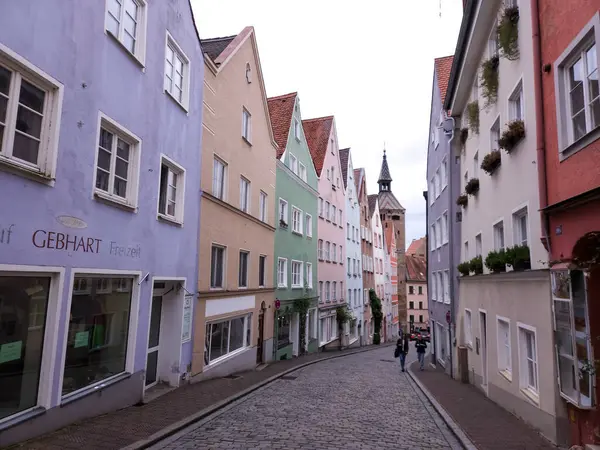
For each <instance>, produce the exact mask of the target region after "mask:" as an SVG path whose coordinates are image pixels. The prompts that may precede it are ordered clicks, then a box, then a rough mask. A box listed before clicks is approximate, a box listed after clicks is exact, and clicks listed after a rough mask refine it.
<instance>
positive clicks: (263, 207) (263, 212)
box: [258, 191, 267, 222]
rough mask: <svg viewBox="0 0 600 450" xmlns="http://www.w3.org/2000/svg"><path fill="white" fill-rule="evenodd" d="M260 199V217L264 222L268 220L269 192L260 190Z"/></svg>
mask: <svg viewBox="0 0 600 450" xmlns="http://www.w3.org/2000/svg"><path fill="white" fill-rule="evenodd" d="M258 201H259V211H258V214H259V219H260V220H261V221H262V222H266V221H267V194H265V193H264V192H263V191H260V195H259V198H258Z"/></svg>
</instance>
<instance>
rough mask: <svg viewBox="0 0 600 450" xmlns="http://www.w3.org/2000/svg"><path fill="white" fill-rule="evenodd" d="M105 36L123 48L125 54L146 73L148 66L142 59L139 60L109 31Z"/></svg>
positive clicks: (106, 31)
mask: <svg viewBox="0 0 600 450" xmlns="http://www.w3.org/2000/svg"><path fill="white" fill-rule="evenodd" d="M104 34H106V35H107V36H109V37H110V38H111V39H112V40H113V41H115V42H116V43H117V45H118V46H119V48H121V49H122V50H123V51H124V52H125V54H126V55H127V56H129V57H130V58H131V59H132V61H133V62H135V63H136V64H137V65H139V66H140V68H141V69H142V71H146V65H145V63H144V61H143V59H142V58H139V57H138V56H137V55H135V54H134V53H131V52H130V51H129V49H128V48H127V47H125V45H124V44H123V43H122V42H121V41H120V40H119V38H118V37H117V36H115V35H114V34H112V33H111V32H110V31H108V30H107V29H104Z"/></svg>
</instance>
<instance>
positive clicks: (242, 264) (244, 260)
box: [238, 250, 250, 288]
mask: <svg viewBox="0 0 600 450" xmlns="http://www.w3.org/2000/svg"><path fill="white" fill-rule="evenodd" d="M249 256H250V253H248V252H247V251H245V250H240V261H239V267H238V286H239V287H241V288H245V287H248V258H249Z"/></svg>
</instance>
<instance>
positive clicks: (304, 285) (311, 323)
mask: <svg viewBox="0 0 600 450" xmlns="http://www.w3.org/2000/svg"><path fill="white" fill-rule="evenodd" d="M268 104H269V113H270V116H271V124H272V126H273V133H274V135H275V140H276V141H277V144H278V146H279V150H278V152H277V172H276V187H275V197H276V198H275V208H276V214H277V220H276V224H275V225H276V228H277V229H276V231H275V254H274V258H273V260H274V265H273V271H274V280H275V283H276V284H275V287H276V291H275V298H276V302H275V304H276V309H275V311H274V312H273V314H275V320H274V324H275V325H274V327H275V330H274V338H275V339H274V346H273V352H274V358H275V359H276V360H281V359H290V358H292V357H294V356H298V355H301V354H302V353H305V352H316V351H317V350H318V334H317V320H318V316H317V307H318V292H317V283H318V281H317V240H318V236H317V201H318V198H319V194H318V191H317V186H318V180H317V174H316V171H315V167H314V164H313V161H312V158H311V155H310V151H309V149H308V144H307V141H306V137H305V135H304V129H303V127H302V118H301V115H300V102H299V98H298V95H297V93H292V94H287V95H282V96H279V97H273V98H270V99H268Z"/></svg>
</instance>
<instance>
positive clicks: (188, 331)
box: [181, 295, 193, 342]
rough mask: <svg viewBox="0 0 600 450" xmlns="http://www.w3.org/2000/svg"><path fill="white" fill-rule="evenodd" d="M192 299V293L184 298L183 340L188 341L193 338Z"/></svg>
mask: <svg viewBox="0 0 600 450" xmlns="http://www.w3.org/2000/svg"><path fill="white" fill-rule="evenodd" d="M192 299H193V296H192V295H186V296H185V298H184V300H183V326H182V331H181V342H187V341H189V340H190V339H191V338H192Z"/></svg>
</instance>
